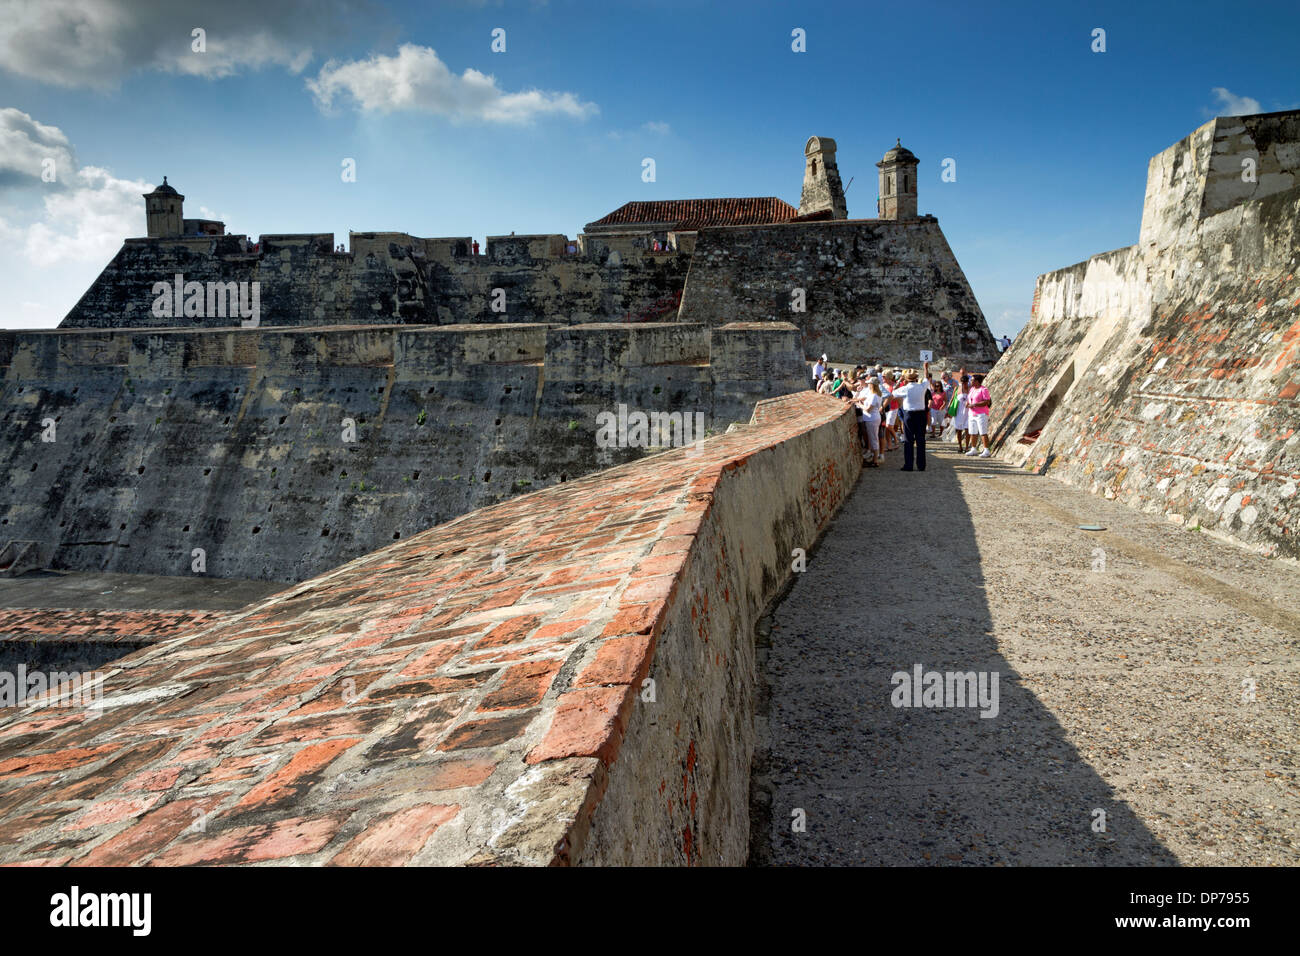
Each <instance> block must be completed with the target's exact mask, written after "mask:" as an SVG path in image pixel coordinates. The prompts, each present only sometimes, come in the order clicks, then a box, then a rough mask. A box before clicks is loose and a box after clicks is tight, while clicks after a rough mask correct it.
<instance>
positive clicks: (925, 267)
mask: <svg viewBox="0 0 1300 956" xmlns="http://www.w3.org/2000/svg"><path fill="white" fill-rule="evenodd" d="M796 289H803V290H804V298H805V305H806V309H807V311H805V312H796V311H792V302H793V301H794V300H793V298H792V297H793V295H794V292H795V290H796ZM679 318H680V319H681V320H682V321H684V322H699V323H702V324H705V325H716V324H718V323H720V322H724V321H725V322H754V321H781V322H793V323H795V324H796V325H798V326H799V328H800V329H801V330H802V331H803V336H804V345H805V347H806V348H807V350H808V352H809V354H810V355H815V354H819V353H822V352H825V353H827V354H829V355H830V356H831V358H832V359H833V360H837V361H838V360H840V359H846V360H847V359H852V360H869V361H881V362H888V363H890V364H904V363H906V364H907V365H915V364H916V362H917V360H918V357H919V353H920V350H921V349H930V350H933V351H934V353H935V358H936V359H947V360H948V361H949V362H951V363H952V364H964V365H965V366H966V367H967V368H987V367H988V366H989V365H991V364H992V363H993V362H994V361H995V360H996V359H997V346H996V345H995V344H994V342H993V335H992V333H991V332H990V331H989V327H988V323H987V322H985V320H984V314H983V313H982V312H981V311H980V307H979V304H978V303H977V302H976V301H975V295H974V293H973V292H971V288H970V285H969V284H968V283H967V281H966V276H965V275H964V274H963V273H962V271H961V267H960V266H959V265H958V264H957V260H956V258H955V257H954V256H953V254H952V250H951V249H950V248H949V247H948V242H947V240H945V239H944V236H943V232H942V230H941V229H940V228H939V223H938V222H937V221H936V220H935V219H933V218H929V217H926V218H922V219H913V220H907V221H889V220H879V219H849V220H843V221H832V222H805V223H787V224H782V225H774V226H763V227H751V226H735V227H725V228H714V229H701V230H700V233H699V238H698V239H697V240H696V244H695V256H694V261H693V262H692V263H691V273H690V277H689V279H688V281H687V283H686V291H685V292H684V293H683V296H682V308H681V313H680V315H679Z"/></svg>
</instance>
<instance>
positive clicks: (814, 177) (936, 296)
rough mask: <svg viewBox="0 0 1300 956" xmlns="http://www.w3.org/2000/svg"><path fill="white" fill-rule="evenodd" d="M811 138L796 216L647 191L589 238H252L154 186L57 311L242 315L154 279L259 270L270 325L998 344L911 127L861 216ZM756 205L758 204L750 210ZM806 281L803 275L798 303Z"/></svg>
mask: <svg viewBox="0 0 1300 956" xmlns="http://www.w3.org/2000/svg"><path fill="white" fill-rule="evenodd" d="M804 153H805V156H804V159H805V165H804V181H803V190H802V198H801V203H800V206H799V209H798V215H797V216H796V217H795V218H794V219H791V220H789V221H773V218H772V215H771V214H769V215H768V216H767V217H760V216H759V214H756V213H755V212H754V211H753V209H754V206H753V204H754V203H755V202H761V201H755V200H743V199H741V200H735V199H732V200H693V201H689V203H694V204H695V205H698V206H700V207H705V206H707V207H710V208H711V209H713V210H714V211H715V215H716V212H717V211H718V210H721V209H731V210H732V215H730V216H728V215H726V214H722V215H721V216H719V217H718V218H707V217H706V220H705V221H704V222H703V223H701V224H688V223H685V222H678V223H674V222H668V221H663V222H661V221H654V220H655V219H656V216H655V214H654V210H655V209H659V210H660V211H661V212H662V211H665V210H667V209H668V208H669V207H674V206H676V205H680V204H678V203H674V202H658V203H656V202H644V203H643V202H634V203H629V204H628V206H644V207H647V212H646V215H648V216H650V219H649V220H647V221H636V222H631V221H624V220H621V219H619V213H620V212H622V211H623V210H616V211H615V212H614V213H612V214H611V216H610V217H606V219H614V220H616V221H617V223H616V224H614V225H602V223H604V222H605V220H598V221H597V222H595V223H590V224H588V227H587V231H586V232H585V233H583V234H581V235H579V236H578V237H577V239H576V240H572V241H571V240H569V239H568V238H567V237H566V236H563V235H526V236H515V235H511V236H490V237H488V239H487V242H486V247H485V249H484V252H483V254H478V253H477V251H476V246H475V244H474V242H473V241H472V239H470V238H469V237H444V238H420V237H417V236H411V235H409V234H407V233H402V232H354V233H351V234H350V235H349V246H348V248H347V249H346V250H345V251H339V250H336V249H335V248H334V246H333V236H332V235H330V234H328V233H322V234H301V235H263V236H262V237H261V239H260V241H259V242H258V243H256V244H254V243H252V242H250V241H249V239H248V238H247V237H245V236H236V235H224V225H223V224H221V223H206V224H204V228H205V229H206V228H207V227H211V234H202V235H200V234H194V233H196V232H197V231H198V230H199V221H197V220H186V219H184V218H183V209H182V200H183V199H184V198H185V197H184V196H181V195H180V194H178V193H177V192H176V191H175V190H174V189H173V188H172V187H170V186H168V185H166V183H164V185H163V186H161V187H159V188H158V189H157V190H155V191H154V192H153V193H150V194H148V195H146V196H145V197H144V198H145V201H146V207H147V221H148V224H149V238H144V239H128V240H126V241H125V243H124V244H123V246H122V248H121V250H119V252H118V253H117V255H116V256H115V257H114V258H113V260H112V262H110V263H109V265H108V266H107V267H106V268H105V269H104V271H103V273H102V274H101V275H100V276H99V277H98V279H97V280H96V281H95V282H94V284H93V285H92V286H91V288H90V289H89V290H88V291H87V292H86V294H85V295H84V296H83V297H82V298H81V300H80V301H79V302H78V303H77V305H76V306H75V307H74V308H73V309H72V311H71V312H69V314H68V315H67V317H66V318H65V319H64V321H63V323H62V325H61V326H60V327H61V328H67V329H71V328H101V329H107V328H123V327H132V328H150V327H172V328H189V329H193V328H205V327H206V328H221V327H225V326H228V325H232V324H235V323H234V322H232V321H231V314H232V313H231V310H230V309H229V308H218V307H217V301H216V300H214V302H213V304H212V305H211V306H208V305H207V303H206V299H205V298H204V297H203V296H200V297H197V298H195V299H194V301H195V302H199V301H204V304H205V307H204V308H202V309H196V310H194V311H193V313H192V314H184V313H186V312H187V311H189V309H188V306H185V305H184V304H183V303H182V302H180V301H177V302H176V303H175V304H173V299H172V296H171V295H164V296H163V297H162V298H163V299H164V300H165V301H164V302H163V303H162V304H164V305H166V306H168V307H169V308H168V309H156V308H155V305H156V303H157V302H158V300H159V295H158V294H157V293H156V292H155V287H156V285H157V284H158V283H162V282H167V283H171V284H172V285H173V286H175V285H176V284H177V278H176V277H177V276H180V277H181V279H180V282H181V283H182V284H188V283H196V284H197V285H196V286H195V288H196V289H200V290H201V291H204V292H206V290H207V287H208V286H209V285H215V286H220V287H221V288H223V289H224V288H225V287H226V286H227V285H228V284H232V283H233V284H236V285H237V284H239V283H249V284H251V283H257V284H258V289H259V321H260V323H261V324H262V325H271V326H331V325H368V324H376V325H392V324H429V325H451V324H484V323H519V322H546V323H556V324H566V325H568V324H581V323H587V322H623V321H626V322H646V321H673V320H677V321H682V322H694V323H702V324H706V325H709V326H720V325H727V324H731V323H735V322H762V321H782V322H793V323H794V324H796V325H798V326H799V328H800V330H801V331H802V332H803V334H804V336H805V339H806V347H807V349H808V351H809V353H810V354H813V355H815V354H818V353H820V352H828V353H830V354H832V355H833V357H835V358H836V359H837V360H839V359H841V358H846V359H847V358H853V359H869V360H872V361H886V362H890V363H895V364H897V363H904V362H906V363H915V362H916V360H917V357H918V353H919V351H920V350H921V349H931V350H933V351H934V352H935V355H936V358H940V359H948V360H950V361H951V362H952V363H953V364H965V365H966V366H968V367H972V368H982V367H987V366H989V365H991V364H992V363H993V362H994V361H996V359H997V354H998V352H997V346H996V344H995V343H994V341H993V336H992V334H991V333H990V331H989V328H988V324H987V323H986V322H985V320H984V316H983V313H982V312H981V311H980V308H979V304H978V303H977V302H976V301H975V296H974V294H973V293H972V291H971V288H970V285H969V283H967V281H966V277H965V275H964V274H963V273H962V270H961V266H960V265H958V263H957V260H956V257H955V256H954V255H953V253H952V250H951V249H950V248H949V246H948V243H947V241H946V239H945V238H944V235H943V232H942V230H941V229H940V228H939V224H938V221H937V220H936V219H935V218H934V217H933V216H920V215H918V213H917V172H916V170H917V163H918V160H917V159H916V157H915V156H914V155H913V154H912V153H911V152H910V151H908V150H907V149H906V148H904V147H902V146H901V145H899V146H897V147H895V148H894V149H891V150H890V151H889V152H888V153H886V154H885V158H884V159H883V160H882V161H881V162H879V163H877V164H876V165H877V166H878V167H880V193H881V196H882V197H883V198H882V200H881V202H880V203H879V204H878V208H877V210H876V212H877V214H878V216H879V218H876V219H848V218H847V217H848V211H847V206H846V204H845V199H844V190H843V185H842V183H841V181H840V177H839V171H838V168H837V165H836V159H835V156H836V145H835V141H834V140H832V139H830V138H828V137H817V136H814V137H812V138H810V139H809V140H808V143H807V145H806V146H805V149H804ZM773 201H774V202H776V203H779V200H773ZM780 205H784V203H780ZM746 206H748V208H749V209H750V212H749V213H748V214H747V217H746V216H745V215H741V216H740V217H739V218H736V217H735V210H738V209H741V208H742V207H746ZM786 208H787V209H789V211H790V213H791V214H793V213H794V210H793V209H792V208H790V207H786ZM624 209H626V207H624ZM664 214H665V215H666V214H667V213H666V212H664ZM719 223H726V224H719ZM796 288H803V289H804V290H805V301H804V302H803V303H802V304H801V307H796V306H795V305H794V303H793V301H792V293H793V290H794V289H796ZM232 289H233V287H232ZM182 298H187V296H182ZM220 301H221V304H222V305H224V304H225V297H224V294H223V296H222V297H220ZM178 306H179V307H178ZM160 312H162V313H163V314H159V313H160Z"/></svg>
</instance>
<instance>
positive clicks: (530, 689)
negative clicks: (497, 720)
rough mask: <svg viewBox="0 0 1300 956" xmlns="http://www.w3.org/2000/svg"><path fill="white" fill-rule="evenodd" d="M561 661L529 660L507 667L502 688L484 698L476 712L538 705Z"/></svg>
mask: <svg viewBox="0 0 1300 956" xmlns="http://www.w3.org/2000/svg"><path fill="white" fill-rule="evenodd" d="M562 663H563V661H557V660H548V661H530V662H529V663H527V664H516V665H514V666H513V667H507V668H506V670H505V673H503V674H502V675H501V681H502V682H501V686H500V687H498V688H497V689H496V690H494V691H492V692H491V693H490V694H488V695H487V696H486V697H484V698H483V702H482V703H481V704H480V705H479V708H478V709H479V710H517V709H519V708H520V707H532V706H534V705H535V704H539V703H541V700H542V698H543V697H544V696H545V695H546V691H547V689H548V688H549V687H550V686H551V678H553V677H554V676H555V672H556V671H558V670H559V669H560V665H561V664H562Z"/></svg>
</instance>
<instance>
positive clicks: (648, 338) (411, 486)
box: [0, 323, 807, 581]
mask: <svg viewBox="0 0 1300 956" xmlns="http://www.w3.org/2000/svg"><path fill="white" fill-rule="evenodd" d="M0 363H2V364H3V366H4V367H5V374H4V380H3V388H2V389H0V421H3V423H4V427H5V429H6V433H7V440H6V441H5V442H4V445H3V452H2V454H3V456H4V461H3V464H2V465H0V467H3V469H4V472H5V474H6V476H7V477H6V482H5V490H4V492H3V498H2V499H0V537H3V538H4V539H6V540H19V541H35V542H36V543H37V547H38V550H39V552H40V564H41V565H43V566H51V567H54V568H61V569H72V570H105V571H122V572H135V573H156V574H173V575H188V574H190V573H192V564H193V557H192V553H193V550H194V549H195V548H201V549H203V551H204V553H205V564H206V567H205V572H204V573H206V574H209V575H213V576H216V577H239V578H256V579H267V580H279V581H295V580H301V579H303V578H305V577H309V576H311V575H313V574H317V573H320V572H323V571H325V570H327V569H329V568H331V567H334V566H336V565H338V564H341V563H342V562H344V561H347V560H348V559H350V558H354V557H357V556H359V555H362V554H366V553H368V552H371V551H373V550H375V549H376V548H378V547H381V546H383V545H386V544H391V543H392V542H393V541H394V540H400V539H402V538H405V537H409V536H410V535H412V534H414V533H416V532H419V531H423V530H424V529H426V528H429V527H432V526H434V525H437V524H439V523H441V522H445V521H447V520H449V519H451V518H454V517H456V516H458V515H462V514H464V513H466V512H468V511H472V510H474V509H476V508H480V507H483V506H485V505H489V504H492V503H494V502H497V501H501V500H503V499H505V498H508V497H510V496H512V495H514V494H517V493H520V492H524V491H532V490H536V489H538V488H542V487H545V486H548V485H552V484H557V483H560V482H564V481H566V480H569V479H573V478H576V477H578V476H580V475H584V474H587V473H588V472H592V471H596V470H598V469H601V468H607V467H609V466H612V465H616V464H619V463H622V462H626V461H630V460H632V459H634V458H637V457H640V456H642V455H643V454H645V453H646V451H645V449H642V448H637V447H624V448H619V447H612V448H601V447H598V446H597V441H596V433H597V415H598V414H599V413H601V412H616V411H617V408H618V406H619V405H620V404H624V405H627V406H628V407H629V410H631V411H635V410H641V411H644V412H652V411H659V412H680V413H683V414H687V415H690V414H693V413H695V412H699V413H701V414H702V416H703V421H704V423H705V426H706V428H707V429H708V430H709V431H710V432H722V431H725V429H726V428H727V426H728V425H729V424H730V423H732V422H736V421H748V420H749V418H750V415H751V413H752V411H753V407H754V403H755V402H757V401H759V400H760V399H764V398H768V397H770V396H774V395H783V394H788V393H790V392H795V391H799V390H802V389H805V388H806V387H807V372H806V366H805V365H804V362H803V355H802V350H801V346H800V342H799V333H798V330H797V329H796V328H795V327H794V326H793V325H788V324H785V325H782V324H774V323H765V324H764V325H762V326H761V327H755V326H747V325H742V324H735V325H730V326H723V327H718V328H704V327H701V326H697V325H683V324H677V323H672V324H663V323H638V324H632V325H619V324H613V325H611V324H591V325H583V326H571V327H570V326H554V325H545V324H535V325H525V324H516V325H478V326H441V327H435V326H401V325H373V326H334V327H328V328H319V327H318V328H279V329H276V328H257V329H243V328H231V329H220V330H217V329H210V330H150V331H141V330H129V329H125V330H107V331H99V330H80V331H65V330H58V331H48V332H5V333H0ZM345 419H350V420H351V421H352V422H353V423H354V425H355V441H345V440H344V438H345V436H344V428H345V426H346V422H345ZM692 421H694V420H693V419H692ZM51 426H52V428H51ZM49 437H53V439H54V440H53V441H50V440H48V438H49ZM674 437H675V438H676V440H677V443H679V444H680V439H681V437H682V436H672V435H670V436H668V438H669V440H673V439H674ZM692 437H696V436H692Z"/></svg>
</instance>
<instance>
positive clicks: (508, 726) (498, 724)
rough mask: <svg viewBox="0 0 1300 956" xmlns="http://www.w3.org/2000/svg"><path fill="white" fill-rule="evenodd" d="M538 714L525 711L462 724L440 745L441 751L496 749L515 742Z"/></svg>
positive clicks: (532, 711)
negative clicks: (480, 748) (499, 745)
mask: <svg viewBox="0 0 1300 956" xmlns="http://www.w3.org/2000/svg"><path fill="white" fill-rule="evenodd" d="M536 714H537V712H536V711H534V710H530V711H525V712H524V713H522V714H516V715H514V716H511V717H496V718H490V719H487V720H471V721H469V722H467V723H464V724H461V725H460V726H459V727H457V728H456V729H455V730H453V731H452V732H451V733H449V734H448V735H447V738H446V739H445V740H444V741H443V742H442V743H440V744H438V749H439V750H468V749H470V748H471V747H495V746H497V745H498V744H503V743H505V742H506V741H508V740H513V739H514V738H515V737H518V736H519V735H520V734H522V733H523V732H524V729H525V728H526V727H527V726H528V725H529V723H531V722H532V719H533V717H534V716H536Z"/></svg>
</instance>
